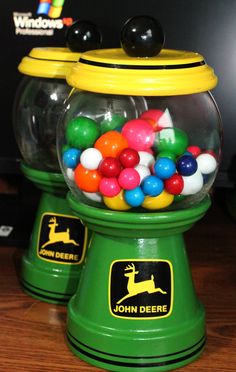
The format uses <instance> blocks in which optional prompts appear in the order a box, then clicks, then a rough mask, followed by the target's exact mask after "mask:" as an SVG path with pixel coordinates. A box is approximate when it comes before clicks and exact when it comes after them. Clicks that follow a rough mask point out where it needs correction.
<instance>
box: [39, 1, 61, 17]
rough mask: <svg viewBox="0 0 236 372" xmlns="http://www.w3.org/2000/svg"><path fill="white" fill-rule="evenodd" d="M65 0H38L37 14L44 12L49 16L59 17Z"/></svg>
mask: <svg viewBox="0 0 236 372" xmlns="http://www.w3.org/2000/svg"><path fill="white" fill-rule="evenodd" d="M64 2H65V0H39V5H38V9H37V14H45V15H47V16H48V17H50V18H59V17H60V15H61V12H62V8H63V5H64Z"/></svg>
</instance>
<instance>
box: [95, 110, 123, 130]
mask: <svg viewBox="0 0 236 372" xmlns="http://www.w3.org/2000/svg"><path fill="white" fill-rule="evenodd" d="M125 122H126V119H125V118H124V116H121V115H118V114H111V113H110V112H108V113H107V114H106V115H105V118H104V119H103V120H102V121H101V133H102V134H103V133H106V132H108V131H111V130H115V129H117V128H120V127H122V126H123V124H124V123H125Z"/></svg>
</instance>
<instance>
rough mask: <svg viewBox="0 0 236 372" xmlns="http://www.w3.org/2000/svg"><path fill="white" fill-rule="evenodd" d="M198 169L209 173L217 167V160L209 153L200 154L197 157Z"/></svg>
mask: <svg viewBox="0 0 236 372" xmlns="http://www.w3.org/2000/svg"><path fill="white" fill-rule="evenodd" d="M196 160H197V164H198V169H199V170H200V172H201V173H202V174H210V173H212V172H214V171H215V170H216V168H217V161H216V159H215V157H214V156H212V155H211V154H206V153H205V154H201V155H199V156H198V157H197V159H196Z"/></svg>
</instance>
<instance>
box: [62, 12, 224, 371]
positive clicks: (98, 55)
mask: <svg viewBox="0 0 236 372" xmlns="http://www.w3.org/2000/svg"><path fill="white" fill-rule="evenodd" d="M163 43H164V34H163V31H162V28H161V26H160V24H159V22H158V21H157V20H155V19H154V18H152V17H144V16H138V17H134V18H132V19H130V20H128V21H127V22H126V24H125V25H124V27H123V29H122V32H121V45H122V48H121V49H104V50H97V51H90V52H85V53H83V54H82V55H81V57H80V59H79V61H78V63H77V64H75V65H74V66H73V68H72V69H71V70H70V73H69V74H68V76H67V81H68V83H69V84H70V85H72V86H73V87H74V90H73V92H72V94H71V95H70V97H69V98H68V99H67V101H66V104H65V106H64V107H65V112H64V114H63V117H62V119H61V121H60V124H59V126H58V155H59V159H60V165H61V168H62V172H63V174H64V177H65V180H66V182H67V184H68V186H69V188H70V192H69V194H68V200H69V203H70V205H71V207H72V209H73V211H74V213H75V215H77V216H79V217H80V218H81V219H82V221H83V222H84V224H85V225H86V226H87V227H88V228H89V229H90V230H91V231H93V236H92V238H91V241H90V248H89V251H88V254H87V259H86V265H85V266H84V269H83V272H82V275H81V280H80V283H79V286H78V290H77V292H76V293H75V295H74V296H73V297H72V298H71V300H70V301H69V304H68V322H67V340H68V345H69V347H70V349H71V350H72V351H73V353H74V354H75V355H77V356H78V357H80V358H81V359H83V360H85V361H87V362H88V363H91V364H94V365H96V366H98V367H100V368H103V369H105V370H109V371H119V372H121V371H138V370H139V371H167V370H171V369H175V368H178V367H181V366H184V365H185V364H188V363H190V362H192V361H193V360H195V359H196V358H198V357H199V355H200V354H201V353H202V351H203V349H204V345H205V342H206V331H205V313H204V307H203V305H202V304H201V302H200V301H199V299H198V298H197V296H196V293H195V289H194V284H193V281H192V277H191V272H190V268H189V264H188V259H187V255H186V251H185V244H184V239H183V233H184V232H185V231H187V230H189V229H190V228H191V227H192V226H193V224H194V223H195V222H197V221H198V220H199V219H200V218H202V217H203V216H204V214H205V213H206V211H207V209H208V208H209V206H210V197H209V195H208V192H209V190H210V188H211V186H212V184H213V181H214V179H215V176H216V173H217V169H218V165H219V155H220V147H221V120H220V115H219V111H218V109H217V106H216V103H215V101H214V99H213V98H212V95H211V93H210V92H209V91H210V90H211V89H212V88H214V87H215V86H216V84H217V78H216V76H215V74H214V71H213V70H212V68H211V67H210V66H208V65H207V64H206V62H205V61H204V58H203V57H202V56H201V55H200V54H198V53H194V52H187V51H180V50H170V49H163V48H162V47H163ZM65 149H66V150H65ZM75 149H76V150H77V151H79V152H80V159H79V161H78V162H77V165H76V166H75V167H73V169H71V167H70V166H69V165H68V164H67V162H66V161H65V157H66V153H67V151H74V150H75Z"/></svg>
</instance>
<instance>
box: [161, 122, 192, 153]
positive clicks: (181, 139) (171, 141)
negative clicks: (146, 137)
mask: <svg viewBox="0 0 236 372" xmlns="http://www.w3.org/2000/svg"><path fill="white" fill-rule="evenodd" d="M187 146H188V136H187V134H186V133H185V132H184V131H183V130H181V129H179V128H164V129H162V130H161V131H160V132H157V134H156V137H155V141H154V148H155V149H156V150H157V151H158V152H159V153H161V152H165V151H167V152H171V153H173V154H175V155H182V154H183V153H184V152H185V151H186V149H187Z"/></svg>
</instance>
